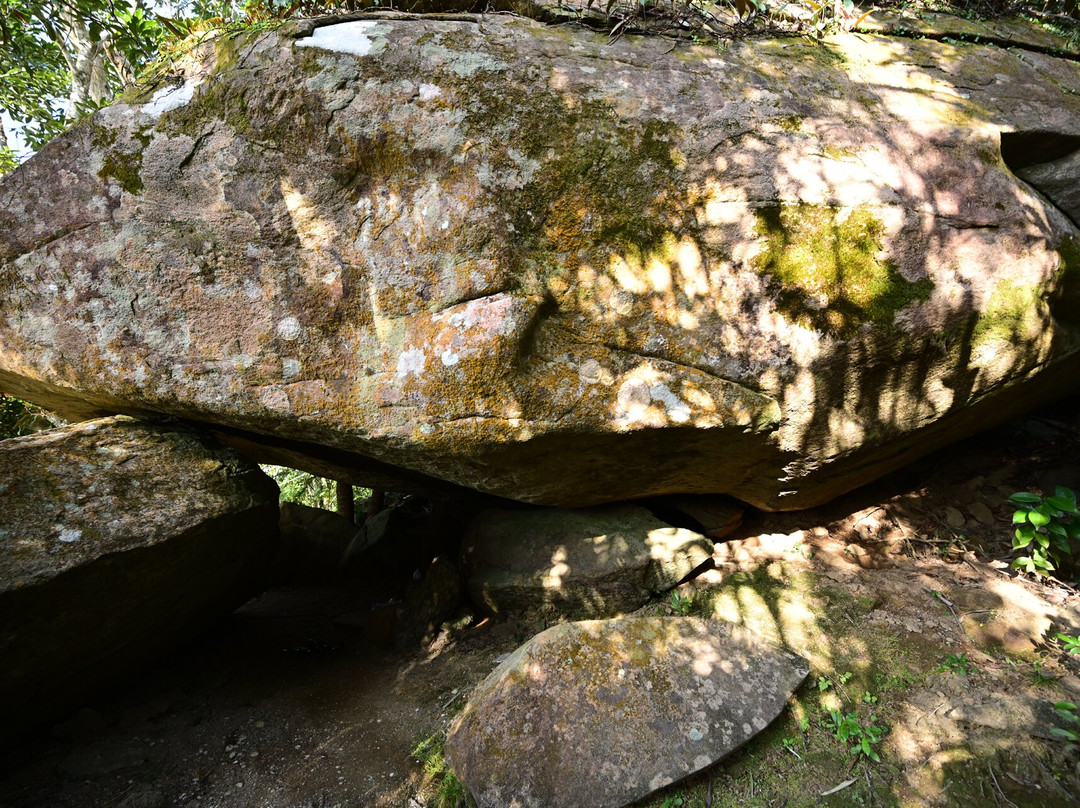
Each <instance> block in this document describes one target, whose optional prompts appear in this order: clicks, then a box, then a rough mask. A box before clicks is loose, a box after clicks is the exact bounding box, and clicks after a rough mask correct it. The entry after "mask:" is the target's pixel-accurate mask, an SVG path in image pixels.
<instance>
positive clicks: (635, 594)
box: [464, 505, 713, 617]
mask: <svg viewBox="0 0 1080 808" xmlns="http://www.w3.org/2000/svg"><path fill="white" fill-rule="evenodd" d="M712 552H713V543H712V542H711V541H710V540H709V539H707V538H705V537H704V536H702V535H701V534H700V533H695V532H694V531H692V530H687V529H685V528H677V527H672V526H671V525H669V524H667V523H666V522H662V521H660V520H659V519H657V518H656V517H655V516H653V515H652V514H651V513H650V512H649V511H647V510H646V509H645V508H641V507H638V506H636V505H612V506H607V507H603V508H581V509H578V510H566V509H562V508H550V509H545V510H527V511H526V510H521V511H511V510H489V511H484V512H483V513H481V514H479V515H478V516H477V517H476V519H474V520H473V522H472V524H471V525H470V526H469V530H468V533H467V534H466V536H465V543H464V555H465V563H466V564H467V565H468V567H469V568H470V569H471V571H472V574H471V575H470V577H469V582H468V586H469V594H470V595H471V596H472V599H473V602H474V603H477V604H481V605H483V606H486V607H487V608H488V609H490V610H491V611H493V612H505V611H513V610H525V609H530V608H536V607H540V606H545V605H552V606H555V607H556V608H558V609H559V610H561V611H563V612H565V613H569V614H574V615H575V616H578V617H611V616H613V615H616V614H619V613H620V612H629V611H633V610H634V609H637V608H639V607H641V606H643V605H644V604H645V603H646V602H647V601H648V600H649V598H650V597H652V596H653V595H654V594H656V593H657V592H663V591H665V590H667V589H670V588H672V587H673V586H675V585H676V584H677V583H678V582H679V581H680V580H682V578H683V577H685V576H686V575H687V574H688V573H690V572H691V571H692V570H693V569H694V568H695V567H697V566H698V565H700V564H702V563H704V562H705V561H707V560H708V559H709V558H710V557H711V556H712Z"/></svg>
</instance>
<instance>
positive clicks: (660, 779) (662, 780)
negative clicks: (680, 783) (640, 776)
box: [649, 773, 675, 791]
mask: <svg viewBox="0 0 1080 808" xmlns="http://www.w3.org/2000/svg"><path fill="white" fill-rule="evenodd" d="M673 782H675V781H674V780H672V779H671V778H670V777H668V776H667V775H666V774H663V773H660V774H658V775H656V777H654V778H653V779H652V780H650V781H649V788H650V789H651V790H653V791H658V790H660V789H661V788H663V787H664V786H669V785H671V784H672V783H673Z"/></svg>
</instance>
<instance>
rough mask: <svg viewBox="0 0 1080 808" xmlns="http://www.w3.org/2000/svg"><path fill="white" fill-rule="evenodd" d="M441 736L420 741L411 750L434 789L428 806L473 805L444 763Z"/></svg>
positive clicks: (443, 739)
mask: <svg viewBox="0 0 1080 808" xmlns="http://www.w3.org/2000/svg"><path fill="white" fill-rule="evenodd" d="M445 741H446V739H445V738H444V737H443V736H442V735H431V736H429V737H427V738H424V739H423V740H422V741H420V742H419V743H418V744H417V745H416V747H415V748H414V749H413V750H412V756H413V758H414V759H415V760H417V761H418V762H419V763H420V764H421V765H423V767H424V775H425V777H426V778H428V779H430V780H431V781H432V783H433V785H434V786H435V787H436V789H437V790H436V792H435V798H434V799H433V800H432V802H431V803H430V805H432V806H435V808H458V806H462V805H468V806H472V805H473V800H472V797H471V796H470V795H469V792H468V791H466V790H465V786H464V785H462V783H461V781H460V780H458V779H457V777H456V776H455V775H454V773H453V771H451V770H450V767H449V766H448V765H447V763H446V755H445V754H444V752H443V744H444V742H445Z"/></svg>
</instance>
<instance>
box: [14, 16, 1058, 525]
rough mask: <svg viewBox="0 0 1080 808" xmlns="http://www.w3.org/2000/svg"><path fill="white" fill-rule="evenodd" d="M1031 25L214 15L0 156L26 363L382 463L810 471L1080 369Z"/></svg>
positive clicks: (33, 374) (548, 469)
mask: <svg viewBox="0 0 1080 808" xmlns="http://www.w3.org/2000/svg"><path fill="white" fill-rule="evenodd" d="M331 23H333V24H331ZM1026 41H1034V40H1033V39H1030V38H1029V39H1028V40H1024V38H1023V37H1017V38H1016V39H1015V41H1014V42H1013V43H1012V47H1011V48H1009V49H1005V48H1002V47H998V46H996V45H994V44H982V45H974V44H958V43H956V42H948V41H942V40H939V39H934V38H933V34H932V32H931V36H929V37H926V38H922V39H910V38H901V37H894V36H887V35H862V36H838V37H835V38H831V39H826V40H825V41H824V42H822V43H817V42H810V41H800V40H775V41H768V40H753V41H746V42H734V43H731V45H730V46H729V47H728V48H727V49H726V50H725V51H724V52H723V53H718V52H717V50H716V49H715V48H713V47H700V48H698V47H689V46H680V47H676V48H674V49H673V48H672V45H671V43H670V42H668V41H667V40H659V39H648V38H644V39H641V38H632V37H622V38H620V39H619V40H618V41H616V42H610V41H609V38H608V37H606V36H602V35H596V34H593V33H589V32H587V31H581V30H571V29H565V28H549V27H545V26H544V25H541V24H539V23H536V22H532V21H529V20H524V19H513V18H507V17H487V18H480V17H468V16H459V17H457V18H456V19H439V20H435V19H429V20H423V19H421V20H415V19H403V18H400V17H394V16H386V17H369V18H365V19H361V20H353V21H349V22H341V21H340V20H323V21H316V22H304V23H297V24H291V25H287V26H284V27H283V28H281V29H279V30H278V31H274V32H271V31H262V30H260V31H252V32H248V33H246V34H240V35H230V36H225V37H219V38H217V39H215V40H214V42H213V43H212V44H208V45H206V46H203V47H200V48H197V49H195V50H194V51H193V52H191V53H190V54H188V55H187V56H186V57H184V58H180V59H177V60H175V61H174V62H170V65H169V67H168V68H162V70H161V72H159V73H158V74H156V75H155V76H153V77H152V78H150V79H148V80H147V81H146V82H144V83H143V84H142V85H141V86H140V87H138V88H135V89H133V90H131V91H129V92H128V93H127V94H126V95H124V96H123V97H122V98H120V99H119V100H118V101H116V102H115V103H114V104H112V105H111V106H109V107H108V108H106V109H103V110H101V111H99V112H97V113H96V114H94V115H93V116H91V117H89V118H87V119H86V120H84V121H83V122H82V123H80V124H78V125H77V126H75V127H74V128H73V129H72V130H71V131H70V132H68V133H67V134H66V135H64V136H63V137H61V138H60V139H58V140H57V141H55V142H54V143H52V144H50V145H49V146H48V147H46V148H44V149H43V150H42V151H41V152H40V153H39V154H37V155H36V156H35V157H34V158H32V159H31V160H30V161H29V162H28V163H27V164H26V165H24V166H22V167H21V168H20V169H18V170H17V171H15V172H14V173H13V174H11V175H10V176H8V177H7V178H5V179H4V180H3V181H2V184H0V311H2V312H3V314H2V315H0V389H4V390H7V391H9V392H12V393H15V394H18V395H21V396H24V397H27V398H30V399H33V400H35V401H39V402H41V403H43V404H45V405H47V406H49V407H52V408H54V409H56V410H58V411H60V412H62V413H65V414H67V415H69V416H72V417H84V416H90V415H94V414H98V413H104V412H116V411H126V412H138V411H145V410H153V411H158V412H165V413H169V414H172V415H177V416H182V417H185V418H190V419H195V420H198V421H202V422H205V423H207V424H211V425H215V426H217V427H218V428H219V429H220V431H221V432H222V434H223V435H224V437H225V439H227V440H230V441H234V442H236V443H237V444H242V445H245V446H247V447H248V448H249V449H250V450H251V451H252V452H254V453H255V454H256V455H259V456H261V457H263V458H265V459H267V460H271V461H272V460H274V459H277V460H279V461H281V460H282V459H283V458H286V457H287V458H288V461H287V462H288V463H289V464H290V465H296V464H301V465H305V466H306V467H308V468H311V469H313V470H317V471H318V472H320V473H323V474H327V475H329V476H334V477H337V478H340V479H347V480H354V481H356V482H360V483H364V482H368V483H371V482H372V481H374V480H376V479H377V480H379V481H384V480H391V481H393V480H394V479H397V480H400V481H401V482H402V484H405V483H408V484H409V485H416V486H420V487H424V486H425V485H429V486H432V487H434V486H438V485H442V486H446V485H447V484H448V483H456V484H458V485H463V486H468V487H471V488H475V489H479V490H481V491H485V492H489V493H494V494H498V495H501V496H506V497H511V498H515V499H520V500H526V501H530V502H535V503H542V504H551V505H560V506H581V505H589V504H597V503H603V502H608V501H614V500H620V499H627V498H634V497H643V496H649V495H658V494H668V493H689V494H695V493H728V494H731V495H733V496H735V497H738V498H740V499H742V500H744V501H747V502H750V503H753V504H755V505H758V506H761V507H764V508H769V509H792V508H801V507H806V506H810V505H813V504H816V503H820V502H823V501H825V500H828V499H829V498H831V497H833V496H835V495H836V494H838V493H840V492H843V491H845V490H847V489H850V488H852V487H854V486H856V485H858V484H861V483H863V482H866V481H867V480H869V479H872V478H873V477H875V476H877V475H880V474H882V473H884V472H886V471H888V470H890V469H893V468H896V467H898V466H900V465H902V464H903V463H905V462H907V461H909V460H910V459H912V458H914V457H916V456H918V455H920V454H923V453H926V452H929V451H931V450H933V449H935V448H937V447H939V446H940V445H942V444H944V443H946V442H948V441H951V440H954V439H956V438H958V437H960V436H963V435H966V434H969V433H971V432H973V431H975V430H977V429H979V428H981V427H984V426H987V425H989V424H991V423H993V422H996V421H1000V420H1003V419H1005V418H1007V417H1009V416H1010V415H1012V414H1013V413H1015V412H1017V411H1018V410H1020V409H1023V408H1025V407H1028V406H1031V405H1032V404H1033V403H1035V402H1036V401H1038V400H1040V399H1041V398H1044V397H1045V396H1047V395H1051V394H1058V393H1062V392H1064V391H1065V390H1066V389H1071V388H1072V387H1073V386H1074V385H1075V384H1076V380H1078V379H1080V373H1078V372H1077V371H1078V359H1077V346H1078V344H1080V343H1078V340H1077V323H1078V322H1080V306H1078V302H1080V285H1078V283H1080V246H1078V244H1080V242H1078V241H1077V237H1078V233H1077V227H1076V224H1075V223H1074V222H1073V221H1071V220H1070V218H1069V216H1067V215H1066V213H1065V212H1063V210H1065V211H1069V212H1071V211H1074V210H1075V207H1076V205H1075V201H1074V198H1073V197H1074V194H1073V190H1074V189H1075V187H1076V185H1077V181H1076V179H1077V178H1076V174H1075V171H1074V168H1075V167H1076V165H1077V161H1076V159H1075V155H1076V154H1077V153H1078V152H1080V149H1078V146H1080V65H1078V64H1077V62H1076V61H1073V60H1070V59H1067V58H1056V57H1054V56H1052V55H1049V52H1048V48H1047V47H1046V46H1045V43H1043V44H1039V45H1038V46H1037V47H1036V46H1028V45H1026V44H1025V42H1026ZM1040 42H1041V40H1040ZM1010 166H1012V167H1015V168H1016V170H1017V172H1018V173H1019V175H1020V176H1022V177H1027V178H1028V180H1029V181H1030V183H1032V184H1028V182H1025V181H1024V180H1022V179H1020V178H1019V177H1018V176H1017V173H1014V171H1013V170H1012V169H1011V167H1010ZM1070 172H1072V173H1070ZM1040 183H1043V184H1045V185H1046V188H1045V195H1044V194H1042V193H1040V192H1039V191H1038V190H1037V188H1038V186H1039V185H1040ZM1055 202H1057V203H1058V204H1060V205H1061V206H1062V207H1061V208H1059V207H1058V206H1057V205H1056V204H1055ZM379 484H383V483H382V482H380V483H379Z"/></svg>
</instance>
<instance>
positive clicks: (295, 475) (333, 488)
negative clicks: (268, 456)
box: [262, 466, 337, 511]
mask: <svg viewBox="0 0 1080 808" xmlns="http://www.w3.org/2000/svg"><path fill="white" fill-rule="evenodd" d="M262 470H263V471H265V472H266V473H267V474H269V475H270V476H271V477H273V478H274V482H276V483H277V484H278V488H280V489H281V499H282V500H283V501H284V502H298V503H300V504H301V505H308V506H310V507H312V508H325V509H326V510H328V511H332V510H334V508H335V507H336V506H337V485H336V483H335V482H334V481H333V480H328V479H326V478H325V477H316V476H315V475H314V474H308V473H307V472H306V471H300V470H299V469H291V468H288V467H286V466H263V467H262Z"/></svg>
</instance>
